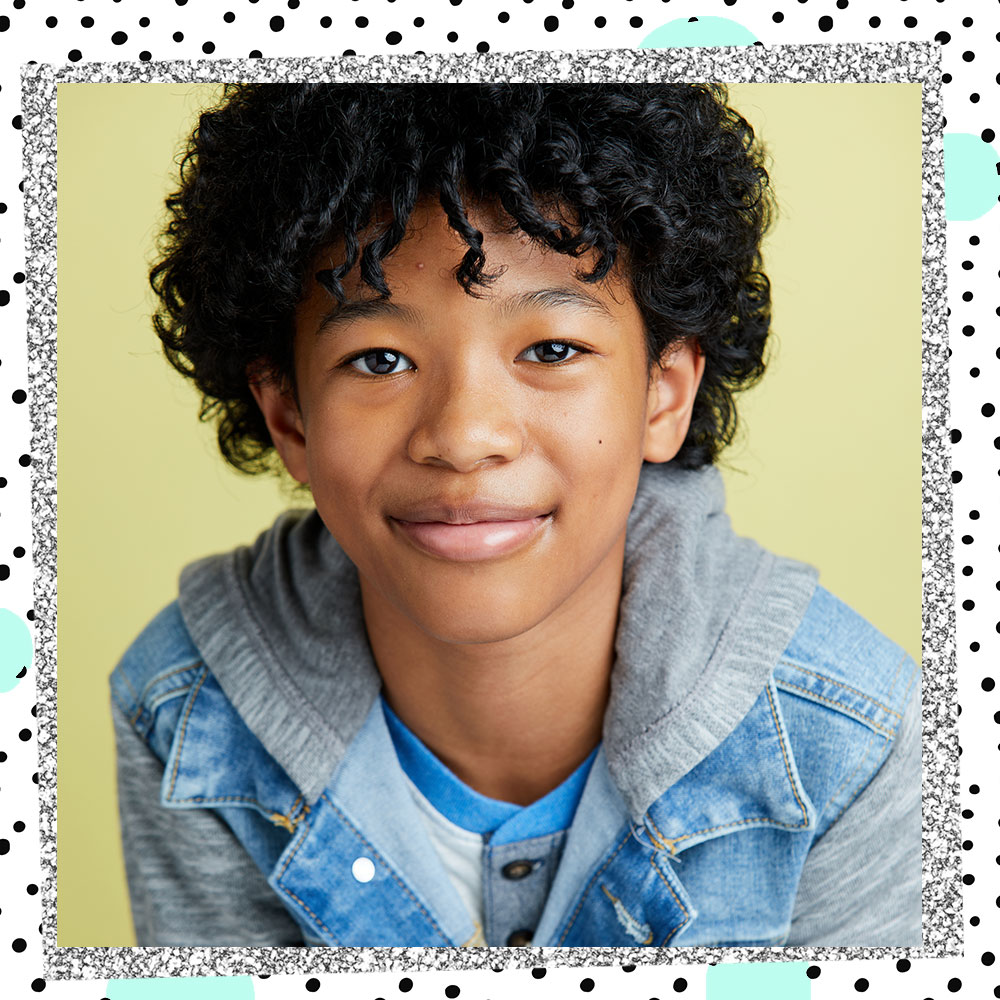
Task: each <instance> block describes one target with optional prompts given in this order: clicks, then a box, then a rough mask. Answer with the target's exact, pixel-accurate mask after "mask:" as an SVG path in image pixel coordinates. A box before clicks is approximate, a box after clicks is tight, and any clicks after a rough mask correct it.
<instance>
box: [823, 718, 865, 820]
mask: <svg viewBox="0 0 1000 1000" xmlns="http://www.w3.org/2000/svg"><path fill="white" fill-rule="evenodd" d="M874 742H875V734H874V733H872V734H871V736H870V737H869V738H868V742H867V743H866V744H865V752H864V753H863V754H862V755H861V759H860V760H859V761H858V762H857V764H855V765H854V770H853V771H851V772H850V774H848V775H847V776H846V777H845V778H844V780H843V781H842V782H841V783H840V784H839V785H838V786H837V788H836V790H835V791H834V793H833V794H832V795H831V796H830V798H829V799H827V802H826V805H825V806H824V807H823V810H824V812H825V811H826V809H827V807H828V806H829V805H830V803H832V802H835V801H836V799H837V796H838V795H840V793H841V792H842V791H843V790H844V788H846V787H847V784H848V782H849V781H850V780H851V779H852V778H853V777H854V775H856V774H857V773H858V771H860V770H861V767H862V765H863V764H864V762H865V761H866V760H868V754H869V752H870V751H871V748H872V744H873V743H874ZM843 811H844V810H843V809H841V810H840V812H843ZM840 812H839V813H837V815H836V816H835V817H834V818H833V820H832V822H833V823H835V822H836V821H837V820H838V819H839V818H840Z"/></svg>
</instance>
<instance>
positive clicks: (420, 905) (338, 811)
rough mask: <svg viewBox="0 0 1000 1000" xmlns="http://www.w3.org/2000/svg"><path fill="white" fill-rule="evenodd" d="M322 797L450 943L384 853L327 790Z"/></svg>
mask: <svg viewBox="0 0 1000 1000" xmlns="http://www.w3.org/2000/svg"><path fill="white" fill-rule="evenodd" d="M322 798H324V799H326V801H327V802H328V803H329V805H330V808H331V809H333V811H334V812H335V813H336V814H337V815H338V816H339V817H340V819H341V820H342V821H343V823H344V824H345V825H346V826H348V827H350V828H351V831H352V832H353V834H354V836H355V837H357V838H358V840H360V841H361V843H363V844H364V845H365V846H366V847H367V848H368V849H369V850H370V851H371V852H372V854H374V855H375V857H376V858H378V860H379V863H380V864H381V865H382V866H383V867H384V868H385V870H386V871H387V872H388V873H389V877H390V878H391V879H392V880H393V882H395V883H396V885H398V886H399V887H400V889H402V890H403V892H405V893H406V895H407V896H409V897H410V899H411V900H412V901H413V902H414V903H415V904H416V906H417V909H418V910H420V912H421V913H422V914H423V915H424V916H425V917H426V918H427V920H428V921H429V922H430V924H431V926H432V927H433V928H434V930H436V931H437V932H438V934H440V935H441V937H442V938H444V940H445V941H448V942H449V943H450V938H449V937H448V935H447V934H445V933H444V931H442V930H441V928H440V927H438V924H437V921H436V920H435V919H434V918H433V917H432V916H431V915H430V913H428V912H427V910H426V909H425V908H424V905H423V903H421V902H420V900H419V899H417V897H416V896H414V895H413V893H412V892H410V889H409V887H408V886H407V885H406V883H405V882H403V881H401V880H400V878H399V876H398V875H396V873H395V872H394V871H393V869H392V867H391V866H390V865H389V863H388V862H387V861H386V860H385V858H383V857H382V855H381V854H379V852H378V851H377V850H375V847H374V845H373V844H371V843H369V841H367V840H366V839H365V838H364V837H363V836H362V835H361V832H360V831H359V830H358V829H357V827H355V825H354V824H353V823H352V822H351V821H350V820H349V819H348V818H347V817H346V816H345V815H344V814H343V813H342V812H341V811H340V810H339V809H338V808H337V807H336V806H335V805H334V804H333V802H332V801H331V799H330V798H329V797H328V796H327V794H326V792H323V795H322Z"/></svg>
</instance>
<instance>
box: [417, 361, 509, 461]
mask: <svg viewBox="0 0 1000 1000" xmlns="http://www.w3.org/2000/svg"><path fill="white" fill-rule="evenodd" d="M472 368H479V366H472ZM523 447H524V434H523V430H522V427H521V421H520V420H519V418H518V414H517V405H516V389H515V387H514V386H512V385H511V384H510V382H509V380H508V379H507V378H506V377H505V376H504V375H503V374H501V373H500V372H486V371H483V370H471V368H470V367H465V366H463V368H462V369H461V370H456V371H454V372H452V373H450V374H448V375H444V374H442V375H441V376H440V377H439V378H438V379H437V380H436V384H435V385H434V386H433V388H432V390H431V391H429V392H428V393H427V395H426V397H425V399H424V400H423V401H422V405H421V409H420V413H419V414H418V418H417V422H416V425H415V426H414V429H413V433H412V434H411V435H410V439H409V442H408V447H407V452H408V454H409V456H410V458H411V459H412V460H413V461H414V462H418V463H420V464H421V465H437V466H441V467H444V468H450V469H453V470H455V471H457V472H471V471H473V470H475V469H479V468H482V467H484V466H488V465H494V464H502V463H505V462H512V461H513V460H514V459H516V458H517V457H518V456H519V455H520V454H521V451H522V449H523Z"/></svg>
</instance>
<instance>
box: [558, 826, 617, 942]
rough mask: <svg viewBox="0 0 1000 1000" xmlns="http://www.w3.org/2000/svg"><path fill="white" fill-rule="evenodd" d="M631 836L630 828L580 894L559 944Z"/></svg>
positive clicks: (564, 938)
mask: <svg viewBox="0 0 1000 1000" xmlns="http://www.w3.org/2000/svg"><path fill="white" fill-rule="evenodd" d="M631 836H632V831H631V829H630V830H629V832H628V833H627V834H625V836H624V837H623V838H622V841H621V843H620V844H619V845H618V846H617V847H616V848H615V849H614V852H613V853H612V855H611V857H609V858H608V860H607V861H605V862H604V864H603V865H601V867H600V869H599V870H598V871H596V872H595V873H594V875H593V877H592V878H591V880H590V881H589V882H588V883H587V888H586V889H584V891H583V892H582V893H581V894H580V901H579V902H578V903H577V904H576V909H575V910H574V911H573V915H572V916H571V917H570V918H569V923H567V924H566V927H565V928H564V929H563V932H562V935H561V936H560V938H559V944H562V943H563V941H565V940H566V935H567V934H569V932H570V931H571V930H572V929H573V924H575V923H576V918H577V917H578V916H579V915H580V910H581V909H582V907H583V903H584V900H586V898H587V896H589V895H590V890H591V889H593V888H594V883H595V882H596V881H597V880H598V879H599V878H600V877H601V876H602V875H603V874H604V872H605V870H606V869H607V867H608V865H610V864H611V862H612V861H614V860H615V858H617V857H618V855H619V854H620V853H621V850H622V848H623V847H624V846H625V845H626V844H627V843H628V842H629V838H630V837H631Z"/></svg>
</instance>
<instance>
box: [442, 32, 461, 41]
mask: <svg viewBox="0 0 1000 1000" xmlns="http://www.w3.org/2000/svg"><path fill="white" fill-rule="evenodd" d="M445 37H446V38H447V39H448V41H449V42H457V41H458V32H457V31H449V32H448V34H447V35H446V36H445Z"/></svg>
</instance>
